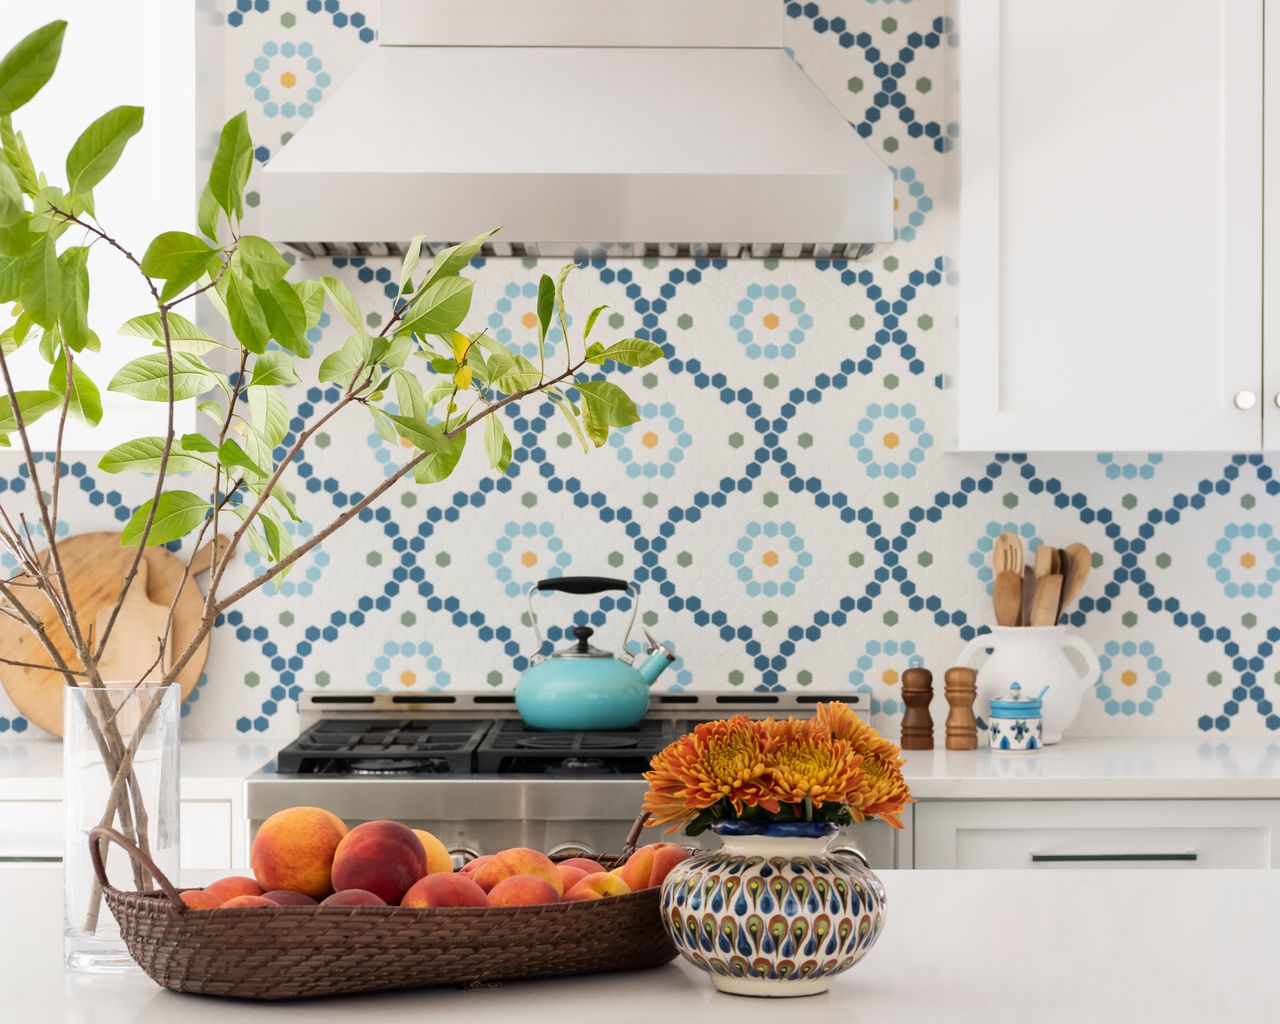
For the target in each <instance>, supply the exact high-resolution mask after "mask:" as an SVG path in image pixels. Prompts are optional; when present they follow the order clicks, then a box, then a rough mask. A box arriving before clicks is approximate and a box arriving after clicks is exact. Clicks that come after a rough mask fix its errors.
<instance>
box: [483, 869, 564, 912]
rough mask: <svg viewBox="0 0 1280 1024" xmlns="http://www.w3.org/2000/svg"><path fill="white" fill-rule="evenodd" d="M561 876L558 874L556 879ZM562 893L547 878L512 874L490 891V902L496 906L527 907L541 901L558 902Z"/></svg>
mask: <svg viewBox="0 0 1280 1024" xmlns="http://www.w3.org/2000/svg"><path fill="white" fill-rule="evenodd" d="M559 880H560V876H559V875H557V876H556V881H557V882H558V881H559ZM559 901H560V894H559V893H558V892H556V888H555V886H554V885H552V884H551V883H550V882H548V881H547V880H546V879H545V878H538V877H535V876H533V875H512V876H511V877H510V878H504V879H503V880H502V881H501V882H499V883H498V884H497V885H495V886H494V887H493V888H492V889H491V890H490V891H489V904H490V905H491V906H494V907H525V906H535V905H537V904H541V903H558V902H559Z"/></svg>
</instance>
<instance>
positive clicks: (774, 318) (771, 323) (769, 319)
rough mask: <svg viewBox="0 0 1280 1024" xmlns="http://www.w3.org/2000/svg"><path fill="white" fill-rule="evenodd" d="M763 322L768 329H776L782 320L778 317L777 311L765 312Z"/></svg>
mask: <svg viewBox="0 0 1280 1024" xmlns="http://www.w3.org/2000/svg"><path fill="white" fill-rule="evenodd" d="M763 323H764V325H765V327H767V328H768V329H769V330H771V331H776V330H777V329H778V325H779V324H780V323H782V321H781V320H780V319H779V318H778V314H777V313H766V314H765V315H764V318H763Z"/></svg>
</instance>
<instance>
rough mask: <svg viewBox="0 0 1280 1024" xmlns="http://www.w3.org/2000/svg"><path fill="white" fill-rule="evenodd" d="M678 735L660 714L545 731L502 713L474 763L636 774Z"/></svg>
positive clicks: (567, 773)
mask: <svg viewBox="0 0 1280 1024" xmlns="http://www.w3.org/2000/svg"><path fill="white" fill-rule="evenodd" d="M674 736H675V734H674V731H673V728H672V723H671V722H667V721H663V720H659V719H645V720H644V721H643V722H641V723H640V724H639V725H638V726H636V728H634V729H619V730H615V731H612V732H569V731H566V732H543V731H541V730H538V729H531V728H530V727H529V726H527V725H525V724H524V722H521V721H519V720H518V719H515V720H512V719H504V720H501V721H498V722H495V723H494V727H493V729H491V730H490V732H489V734H488V735H487V736H486V737H485V738H484V741H483V742H482V743H481V744H480V746H479V747H478V748H477V750H476V769H477V771H478V772H479V773H480V774H481V775H548V776H552V777H555V778H581V777H590V776H623V777H633V778H638V777H639V776H640V773H641V772H644V771H647V770H648V768H649V761H650V759H651V758H652V757H653V755H654V754H656V753H657V752H658V751H659V750H661V749H662V748H663V747H665V746H666V745H667V744H668V743H670V742H671V740H672V739H674Z"/></svg>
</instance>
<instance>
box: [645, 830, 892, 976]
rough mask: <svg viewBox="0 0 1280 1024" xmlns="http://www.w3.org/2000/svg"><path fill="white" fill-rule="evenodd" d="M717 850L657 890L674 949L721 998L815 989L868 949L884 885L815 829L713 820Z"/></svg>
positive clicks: (880, 918) (685, 865) (829, 833)
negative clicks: (708, 979) (707, 976)
mask: <svg viewBox="0 0 1280 1024" xmlns="http://www.w3.org/2000/svg"><path fill="white" fill-rule="evenodd" d="M713 828H714V830H715V832H716V833H717V834H718V835H719V836H720V842H721V847H720V849H719V850H713V851H708V852H706V853H699V854H695V855H694V856H692V857H690V858H689V859H688V860H685V861H682V862H681V863H679V864H677V865H676V866H675V867H674V868H673V869H672V871H671V873H670V874H669V875H667V878H666V881H665V882H663V884H662V918H663V923H664V924H665V925H666V929H667V931H668V933H669V934H670V935H671V938H672V941H674V943H675V946H676V949H678V950H679V951H680V954H681V955H682V956H683V957H684V958H685V959H687V960H689V961H691V962H692V963H694V964H696V965H697V966H699V967H701V968H702V969H703V970H704V971H706V972H707V973H708V974H710V975H711V981H712V983H713V984H714V985H715V986H716V988H718V989H720V990H721V991H722V992H731V993H734V994H736V995H748V996H808V995H814V994H816V993H818V992H825V991H826V990H827V989H828V988H830V987H831V982H832V981H833V980H834V979H835V977H836V975H838V974H841V973H843V972H844V971H847V970H848V969H849V968H850V967H852V966H853V965H854V964H856V963H857V962H858V961H859V960H861V959H862V958H863V957H864V956H866V955H867V951H868V950H869V949H870V948H871V947H872V946H873V945H874V944H875V941H876V939H877V938H878V937H879V935H880V930H881V929H882V928H883V927H884V916H885V899H884V886H882V885H881V884H880V879H879V878H877V877H876V875H875V872H873V871H872V870H871V869H870V868H869V867H867V866H866V865H865V864H864V863H863V862H862V860H861V859H860V858H859V857H857V856H856V855H854V854H850V853H839V852H833V851H829V850H828V849H827V846H828V844H829V843H830V842H831V838H832V837H833V836H834V835H835V833H836V827H835V826H834V825H832V824H829V823H825V822H795V823H791V822H788V823H765V822H742V821H729V822H721V823H720V824H719V825H716V826H713Z"/></svg>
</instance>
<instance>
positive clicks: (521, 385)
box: [489, 352, 542, 395]
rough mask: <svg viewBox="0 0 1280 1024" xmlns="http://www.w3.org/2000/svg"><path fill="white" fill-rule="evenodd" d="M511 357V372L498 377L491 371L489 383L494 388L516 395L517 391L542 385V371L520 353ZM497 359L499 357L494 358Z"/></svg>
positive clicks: (513, 353)
mask: <svg viewBox="0 0 1280 1024" xmlns="http://www.w3.org/2000/svg"><path fill="white" fill-rule="evenodd" d="M509 355H510V357H511V368H510V369H509V370H504V371H503V372H502V373H501V374H499V375H497V376H495V375H494V374H493V372H492V371H490V375H489V381H490V383H491V384H492V385H493V386H494V387H496V388H497V389H498V390H499V391H501V392H502V393H503V394H506V395H514V394H515V393H516V392H517V391H528V390H529V389H530V388H536V387H537V386H538V385H539V384H541V383H542V371H541V370H539V369H538V368H537V367H536V366H534V365H533V363H531V362H530V361H529V360H528V359H526V358H525V357H524V356H522V355H519V354H518V353H515V352H512V353H509ZM497 358H498V357H497V356H495V357H494V359H497Z"/></svg>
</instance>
